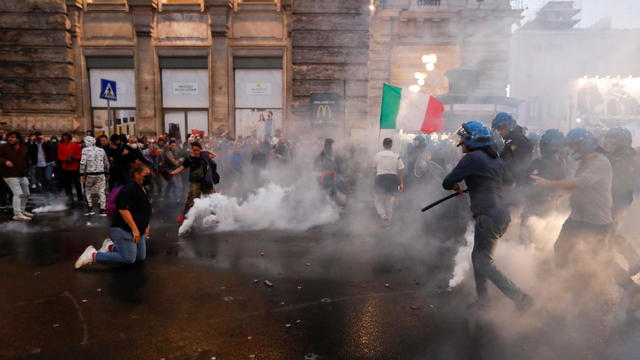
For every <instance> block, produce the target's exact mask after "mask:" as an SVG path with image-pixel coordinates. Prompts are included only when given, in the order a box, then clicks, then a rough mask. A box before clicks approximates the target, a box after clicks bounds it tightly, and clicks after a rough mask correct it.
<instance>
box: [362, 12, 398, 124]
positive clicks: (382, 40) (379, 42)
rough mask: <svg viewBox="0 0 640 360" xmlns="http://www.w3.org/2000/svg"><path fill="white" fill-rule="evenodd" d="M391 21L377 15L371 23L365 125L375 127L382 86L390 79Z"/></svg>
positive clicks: (378, 116) (378, 115) (378, 113)
mask: <svg viewBox="0 0 640 360" xmlns="http://www.w3.org/2000/svg"><path fill="white" fill-rule="evenodd" d="M392 26H393V21H392V20H391V18H389V17H377V18H375V19H374V20H373V22H372V24H371V38H370V39H371V40H370V42H369V92H368V97H369V98H368V110H369V111H368V116H367V119H368V121H369V123H368V124H367V125H369V126H373V127H377V126H378V123H377V121H378V119H379V118H380V104H381V102H382V87H383V85H384V83H385V82H389V81H390V79H391V54H392V51H391V49H392V45H391V37H392V36H391V34H392V31H391V30H392Z"/></svg>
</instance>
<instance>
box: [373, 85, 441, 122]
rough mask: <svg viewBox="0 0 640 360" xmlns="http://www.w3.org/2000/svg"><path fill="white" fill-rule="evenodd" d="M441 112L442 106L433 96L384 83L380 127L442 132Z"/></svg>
mask: <svg viewBox="0 0 640 360" xmlns="http://www.w3.org/2000/svg"><path fill="white" fill-rule="evenodd" d="M442 113H444V106H443V105H442V103H441V102H440V101H438V99H436V98H434V97H433V96H429V95H425V94H421V93H414V92H412V91H409V89H403V88H399V87H396V86H391V85H389V84H384V88H383V91H382V109H381V112H380V129H403V130H405V131H418V130H419V131H421V132H424V133H434V132H442V130H443V128H444V120H443V119H442Z"/></svg>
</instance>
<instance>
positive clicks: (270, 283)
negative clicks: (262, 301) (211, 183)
mask: <svg viewBox="0 0 640 360" xmlns="http://www.w3.org/2000/svg"><path fill="white" fill-rule="evenodd" d="M264 284H265V285H266V286H268V287H273V283H272V282H271V281H269V280H265V281H264Z"/></svg>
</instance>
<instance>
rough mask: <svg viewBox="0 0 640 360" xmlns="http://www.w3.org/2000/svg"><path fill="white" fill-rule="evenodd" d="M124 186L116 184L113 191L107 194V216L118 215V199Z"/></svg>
mask: <svg viewBox="0 0 640 360" xmlns="http://www.w3.org/2000/svg"><path fill="white" fill-rule="evenodd" d="M123 187H124V186H122V185H121V186H116V187H114V188H113V189H111V191H109V195H108V196H107V204H106V206H105V211H106V212H107V216H116V214H117V213H118V204H117V202H116V200H117V199H118V195H119V194H120V190H122V188H123Z"/></svg>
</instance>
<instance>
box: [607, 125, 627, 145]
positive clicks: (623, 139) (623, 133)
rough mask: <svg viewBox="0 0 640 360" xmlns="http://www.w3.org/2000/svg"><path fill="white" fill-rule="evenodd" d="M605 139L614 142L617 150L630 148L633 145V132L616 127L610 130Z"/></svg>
mask: <svg viewBox="0 0 640 360" xmlns="http://www.w3.org/2000/svg"><path fill="white" fill-rule="evenodd" d="M605 137H606V138H609V139H611V140H612V141H614V142H615V144H616V147H617V148H629V147H631V144H632V143H633V137H632V136H631V131H629V129H627V128H623V127H614V128H611V129H609V131H607V135H606V136H605Z"/></svg>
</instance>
